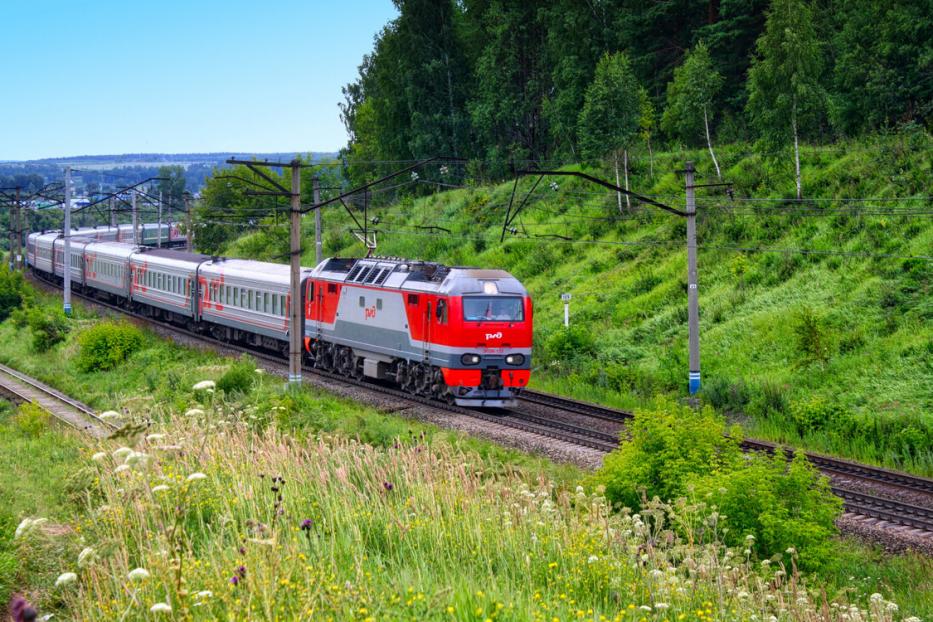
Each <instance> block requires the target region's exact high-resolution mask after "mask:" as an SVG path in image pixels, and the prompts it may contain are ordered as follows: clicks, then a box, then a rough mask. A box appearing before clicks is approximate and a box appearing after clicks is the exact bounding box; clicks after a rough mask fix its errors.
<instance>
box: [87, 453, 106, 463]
mask: <svg viewBox="0 0 933 622" xmlns="http://www.w3.org/2000/svg"><path fill="white" fill-rule="evenodd" d="M106 457H107V452H104V451H98V452H97V453H96V454H94V455H93V456H91V460H93V461H94V462H100V461H101V460H103V459H104V458H106Z"/></svg>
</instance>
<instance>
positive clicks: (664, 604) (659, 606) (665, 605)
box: [654, 603, 669, 609]
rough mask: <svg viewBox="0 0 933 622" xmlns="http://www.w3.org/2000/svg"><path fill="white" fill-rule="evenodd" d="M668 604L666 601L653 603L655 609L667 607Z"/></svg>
mask: <svg viewBox="0 0 933 622" xmlns="http://www.w3.org/2000/svg"><path fill="white" fill-rule="evenodd" d="M668 606H669V605H668V604H667V603H655V604H654V608H655V609H667V608H668Z"/></svg>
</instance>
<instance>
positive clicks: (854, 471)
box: [42, 281, 933, 537]
mask: <svg viewBox="0 0 933 622" xmlns="http://www.w3.org/2000/svg"><path fill="white" fill-rule="evenodd" d="M42 282H43V283H47V281H42ZM51 285H52V286H56V285H55V284H51ZM72 295H73V296H76V297H79V298H83V299H85V300H87V301H89V302H91V303H93V304H96V305H99V306H102V307H105V308H109V309H111V310H113V311H116V312H118V313H121V314H124V315H128V316H131V317H134V318H136V319H139V320H141V321H143V322H145V323H148V324H154V325H157V326H160V327H162V328H164V329H168V330H171V331H173V332H175V333H178V334H181V335H185V336H187V337H189V338H191V339H194V340H197V341H201V342H207V343H211V344H213V345H216V346H218V347H220V348H222V349H225V350H228V351H233V352H240V353H246V354H249V355H250V356H253V357H254V358H257V359H260V360H264V361H266V362H267V363H270V364H273V365H276V366H279V367H280V368H283V369H284V367H285V361H284V360H283V359H282V358H281V357H280V356H276V355H272V354H268V353H264V352H260V351H255V350H252V349H249V348H246V347H243V346H239V345H235V344H230V343H226V342H223V341H219V340H216V339H213V338H212V337H209V336H206V335H202V334H200V333H196V332H193V331H189V330H187V329H185V328H182V327H178V326H175V325H170V324H165V323H162V322H159V321H156V320H153V319H152V318H148V317H146V316H144V315H142V314H139V313H134V312H132V311H129V310H127V309H125V308H123V307H120V306H117V305H112V304H109V303H106V302H102V301H100V300H97V299H96V298H93V297H89V296H86V295H84V294H81V293H79V292H72ZM304 371H306V372H308V373H310V374H314V375H316V376H318V377H323V378H326V379H328V380H331V381H333V382H337V383H340V384H343V385H349V386H356V387H360V388H363V389H365V390H368V391H372V392H376V393H380V394H383V395H387V396H391V397H395V398H398V399H400V400H403V401H406V402H411V403H418V404H423V405H426V406H430V407H431V408H434V409H438V410H445V411H448V412H452V413H456V414H459V415H463V416H466V417H471V418H473V419H479V420H482V421H485V422H487V423H490V424H494V425H498V426H504V427H508V428H512V429H516V430H521V431H524V432H530V433H533V434H538V435H541V436H545V437H548V438H552V439H554V440H558V441H563V442H567V443H571V444H574V445H579V446H583V447H589V448H591V449H595V450H597V451H601V452H609V451H612V450H613V449H615V448H616V447H617V446H618V444H619V437H618V435H617V434H612V433H608V432H604V431H600V430H593V429H589V428H586V427H584V426H580V425H576V424H570V423H567V422H564V421H559V420H554V419H548V418H545V417H541V416H538V415H533V414H530V413H525V412H521V411H519V410H513V409H499V410H496V411H489V412H486V411H478V410H475V409H469V408H463V407H460V406H456V405H452V404H446V403H443V402H439V401H437V400H434V399H431V398H427V397H421V396H417V395H412V394H410V393H407V392H405V391H402V390H400V389H397V388H394V387H390V386H385V385H381V384H377V383H373V382H369V381H361V380H356V379H354V378H348V377H346V376H341V375H339V374H335V373H332V372H328V371H324V370H320V369H316V368H313V367H307V366H305V367H304ZM519 399H520V400H521V401H523V402H527V403H532V404H537V405H542V406H548V407H551V408H554V409H556V410H563V411H567V412H571V413H575V414H578V415H585V416H588V417H593V418H596V419H600V420H604V421H612V422H617V423H625V422H626V421H629V420H630V419H631V418H632V417H633V414H632V413H630V412H628V411H624V410H617V409H613V408H608V407H605V406H600V405H597V404H591V403H588V402H583V401H580V400H573V399H569V398H565V397H560V396H556V395H551V394H547V393H541V392H538V391H533V390H529V389H526V390H524V391H522V393H521V394H520V396H519ZM777 447H778V446H777V445H776V444H773V443H767V442H764V441H757V440H753V439H746V440H745V441H743V448H744V449H746V450H749V451H768V452H772V451H774V450H775V449H776V448H777ZM785 451H787V452H788V455H792V453H793V450H792V449H789V448H785ZM806 455H807V457H808V459H810V460H811V462H812V463H813V464H814V465H815V466H816V467H817V468H819V469H820V470H821V471H822V472H824V473H825V474H827V475H828V476H830V478H831V479H838V478H840V477H845V478H857V479H861V480H866V481H870V482H873V483H876V484H880V485H883V486H887V487H891V486H894V487H897V488H900V489H906V490H910V491H911V492H915V493H922V494H925V495H926V494H929V495H933V480H929V479H925V478H922V477H917V476H912V475H908V474H905V473H899V472H897V471H892V470H889V469H882V468H879V467H873V466H868V465H863V464H858V463H855V462H851V461H847V460H842V459H838V458H831V457H829V456H823V455H820V454H813V453H807V454H806ZM833 491H834V492H835V493H836V494H837V495H838V496H840V497H841V498H842V499H843V501H844V504H845V509H846V511H847V512H849V513H852V514H857V515H859V516H864V517H869V518H873V519H876V520H880V521H884V522H886V523H890V524H893V525H900V526H904V527H908V528H912V529H917V530H922V531H923V532H925V533H926V534H929V535H930V537H933V511H931V510H928V509H925V508H923V507H920V506H917V505H913V504H910V503H904V502H901V501H896V500H893V499H888V498H885V497H880V496H876V495H872V494H867V493H864V492H861V491H856V490H852V489H849V488H846V487H845V486H844V485H835V486H834V487H833Z"/></svg>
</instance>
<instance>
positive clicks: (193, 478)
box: [186, 472, 207, 482]
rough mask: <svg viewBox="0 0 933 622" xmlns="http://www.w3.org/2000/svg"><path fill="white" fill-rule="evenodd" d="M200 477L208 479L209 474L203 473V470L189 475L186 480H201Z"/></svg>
mask: <svg viewBox="0 0 933 622" xmlns="http://www.w3.org/2000/svg"><path fill="white" fill-rule="evenodd" d="M199 479H207V475H205V474H204V473H201V472H198V473H192V474H191V475H189V476H188V478H187V480H186V481H189V482H194V481H197V480H199Z"/></svg>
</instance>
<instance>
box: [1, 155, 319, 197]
mask: <svg viewBox="0 0 933 622" xmlns="http://www.w3.org/2000/svg"><path fill="white" fill-rule="evenodd" d="M295 156H302V157H308V156H310V157H311V159H312V160H323V159H328V158H334V157H336V156H337V153H336V152H301V151H283V152H276V153H248V152H243V151H239V152H217V153H125V154H110V155H79V156H67V157H61V158H43V159H40V160H24V161H3V162H0V181H7V182H8V183H6V185H14V181H13V180H14V179H20V180H23V179H26V178H28V177H29V176H33V175H38V176H40V177H42V178H43V180H44V183H47V182H50V181H55V180H60V179H61V178H62V176H63V175H64V167H65V166H66V165H69V166H72V167H74V168H76V169H77V170H76V171H75V172H74V176H75V178H76V183H78V184H79V189H80V188H81V184H91V185H93V186H94V187H96V188H111V187H116V186H125V185H128V184H132V183H135V182H138V181H142V180H144V179H146V178H148V177H154V176H156V175H157V174H158V171H159V167H162V166H182V167H184V168H185V180H186V183H187V187H188V190H191V191H197V190H199V189H200V188H201V186H202V185H203V183H204V179H205V178H206V177H207V176H208V175H209V174H210V173H211V171H212V170H213V169H214V168H216V167H218V166H224V163H225V162H226V161H227V160H228V159H230V158H244V159H250V158H256V159H258V160H283V161H288V160H291V159H293V158H294V157H295ZM33 179H35V178H33ZM19 184H29V182H19ZM17 185H18V184H17ZM30 185H31V184H30Z"/></svg>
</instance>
